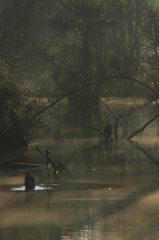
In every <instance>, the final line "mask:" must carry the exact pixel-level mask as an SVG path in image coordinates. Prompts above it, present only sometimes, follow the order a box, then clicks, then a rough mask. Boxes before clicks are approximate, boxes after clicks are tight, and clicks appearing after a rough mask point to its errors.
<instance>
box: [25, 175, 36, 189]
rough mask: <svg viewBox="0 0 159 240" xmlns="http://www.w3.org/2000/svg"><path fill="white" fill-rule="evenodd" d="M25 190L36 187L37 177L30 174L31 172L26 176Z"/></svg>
mask: <svg viewBox="0 0 159 240" xmlns="http://www.w3.org/2000/svg"><path fill="white" fill-rule="evenodd" d="M24 185H25V190H32V189H34V188H35V178H34V177H32V176H31V175H29V173H27V174H26V176H25V183H24Z"/></svg>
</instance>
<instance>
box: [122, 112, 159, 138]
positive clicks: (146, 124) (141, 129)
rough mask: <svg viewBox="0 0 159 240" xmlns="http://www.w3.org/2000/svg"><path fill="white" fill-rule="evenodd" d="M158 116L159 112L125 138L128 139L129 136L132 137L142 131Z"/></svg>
mask: <svg viewBox="0 0 159 240" xmlns="http://www.w3.org/2000/svg"><path fill="white" fill-rule="evenodd" d="M158 116H159V113H157V114H156V115H155V116H154V117H153V118H151V119H150V120H149V121H148V122H147V123H145V124H144V125H143V126H142V127H141V128H140V129H138V130H137V131H135V132H134V133H133V134H131V135H130V136H129V137H128V138H127V139H126V140H129V139H130V138H132V137H134V136H135V135H137V134H138V133H140V132H143V131H144V129H145V128H146V127H147V126H148V125H149V124H150V123H152V122H153V121H154V120H155V119H156V118H157V117H158Z"/></svg>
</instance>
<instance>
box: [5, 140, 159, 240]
mask: <svg viewBox="0 0 159 240" xmlns="http://www.w3.org/2000/svg"><path fill="white" fill-rule="evenodd" d="M82 144H84V148H82V150H81V151H80V152H78V154H76V155H73V159H72V160H71V161H69V164H68V166H67V167H68V169H69V171H70V172H71V173H72V177H70V176H68V175H67V173H66V172H65V171H64V172H63V173H62V174H61V175H58V176H57V178H56V179H55V176H54V172H53V170H52V169H51V168H50V179H49V181H48V179H47V170H46V168H38V169H29V170H24V171H16V170H15V171H8V172H5V171H3V170H1V175H0V206H1V207H0V210H1V220H0V226H1V227H0V239H2V240H6V239H13V240H14V239H16V240H24V239H30V240H33V239H34V240H35V239H49V240H51V239H67V240H70V239H72V240H74V239H77V240H78V239H85V240H86V239H87V240H96V239H97V240H98V239H99V240H105V239H108V240H109V239H110V240H111V239H113V240H121V239H123V240H133V239H135V240H142V239H146V237H147V239H153V240H154V239H156V240H157V239H158V238H157V233H158V234H159V228H158V226H159V224H158V223H157V222H159V217H158V214H157V212H158V211H159V207H158V199H159V182H158V162H157V160H156V158H155V157H154V156H151V154H150V151H149V150H150V148H151V147H149V148H148V147H147V145H146V148H144V146H145V145H143V147H142V148H141V146H139V147H138V145H137V143H136V142H135V144H130V143H129V142H127V141H119V142H115V141H113V142H111V143H108V144H107V145H105V144H103V141H101V140H100V139H97V140H95V141H93V140H92V141H90V140H89V141H88V142H87V141H85V142H84V141H81V142H80V146H79V141H76V140H75V141H74V142H73V143H72V145H71V144H70V146H71V147H70V146H69V145H68V142H67V144H65V145H64V146H63V148H62V153H61V159H62V161H63V162H64V163H65V162H66V161H67V159H68V158H69V156H70V155H71V154H72V153H73V151H76V150H77V149H78V148H79V147H82ZM68 146H69V147H68ZM41 148H42V151H43V152H45V150H46V149H49V151H50V152H53V147H52V146H51V145H50V146H49V145H47V146H46V145H44V146H41ZM152 149H153V145H152ZM53 153H54V152H53ZM23 155H24V158H25V155H26V156H27V159H28V161H29V159H31V160H30V162H31V163H34V164H45V161H44V159H43V157H42V156H39V155H38V154H37V152H36V150H35V146H34V145H33V146H30V148H29V149H26V150H25V151H24V152H23ZM32 159H33V160H34V162H33V161H32ZM17 160H18V159H17ZM90 167H91V170H92V171H89V169H90ZM27 171H29V172H30V173H31V174H32V175H33V176H34V177H35V179H36V186H37V187H38V188H41V191H29V192H25V191H11V189H13V190H16V189H21V190H24V189H22V187H21V186H22V185H23V184H24V177H25V174H26V172H27ZM23 188H24V187H23ZM49 188H51V190H50V189H49ZM157 224H158V225H157ZM154 230H155V231H156V233H155V234H156V235H154V232H153V231H154Z"/></svg>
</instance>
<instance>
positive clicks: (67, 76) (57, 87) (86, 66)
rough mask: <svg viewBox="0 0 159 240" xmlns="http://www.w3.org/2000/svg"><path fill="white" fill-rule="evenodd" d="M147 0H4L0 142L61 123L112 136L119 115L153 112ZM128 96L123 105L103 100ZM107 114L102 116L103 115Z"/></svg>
mask: <svg viewBox="0 0 159 240" xmlns="http://www.w3.org/2000/svg"><path fill="white" fill-rule="evenodd" d="M156 2H157V1H153V0H152V1H151V0H147V1H146V0H134V1H129V0H118V1H116V0H54V1H52V0H45V1H43V0H38V1H37V0H2V1H1V3H0V141H1V144H0V148H1V149H8V147H14V148H15V147H16V148H17V147H22V146H27V144H28V143H29V141H30V140H31V139H32V138H34V137H35V136H36V135H37V134H38V133H39V132H40V133H43V134H45V133H47V132H50V131H52V132H56V131H57V129H60V124H62V123H66V124H67V123H69V124H74V125H78V126H80V127H81V131H84V130H82V129H85V128H89V129H92V131H94V130H96V131H98V132H100V133H101V134H103V129H104V127H105V125H106V123H107V122H109V121H110V122H111V123H112V125H113V127H114V131H115V139H116V140H117V139H118V128H120V126H121V125H122V124H123V119H125V118H127V117H128V116H129V117H131V116H133V114H134V113H135V114H137V115H138V116H141V115H142V117H143V118H144V122H145V123H144V125H142V126H138V129H137V130H135V131H133V130H132V133H131V135H128V136H127V137H126V138H127V139H131V138H132V137H133V136H134V135H136V134H138V133H140V132H141V131H144V129H145V128H146V127H147V126H148V125H149V124H150V123H152V122H153V121H156V120H158V119H159V80H158V77H159V26H158V24H159V4H158V3H156ZM109 98H113V99H114V101H115V100H116V99H119V98H120V99H127V98H129V99H130V100H131V107H129V108H128V109H126V110H124V111H123V106H122V105H119V106H118V107H117V110H116V108H114V107H112V106H111V105H109V102H108V99H109ZM103 115H104V116H106V117H105V119H103V117H102V116H103Z"/></svg>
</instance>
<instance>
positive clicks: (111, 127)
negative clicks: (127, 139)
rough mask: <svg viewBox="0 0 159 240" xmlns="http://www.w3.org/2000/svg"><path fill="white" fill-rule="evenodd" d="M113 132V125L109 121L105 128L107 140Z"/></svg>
mask: <svg viewBox="0 0 159 240" xmlns="http://www.w3.org/2000/svg"><path fill="white" fill-rule="evenodd" d="M112 132H113V126H112V125H111V124H110V123H108V124H107V125H106V127H105V128H104V137H105V140H109V138H111V135H112Z"/></svg>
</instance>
